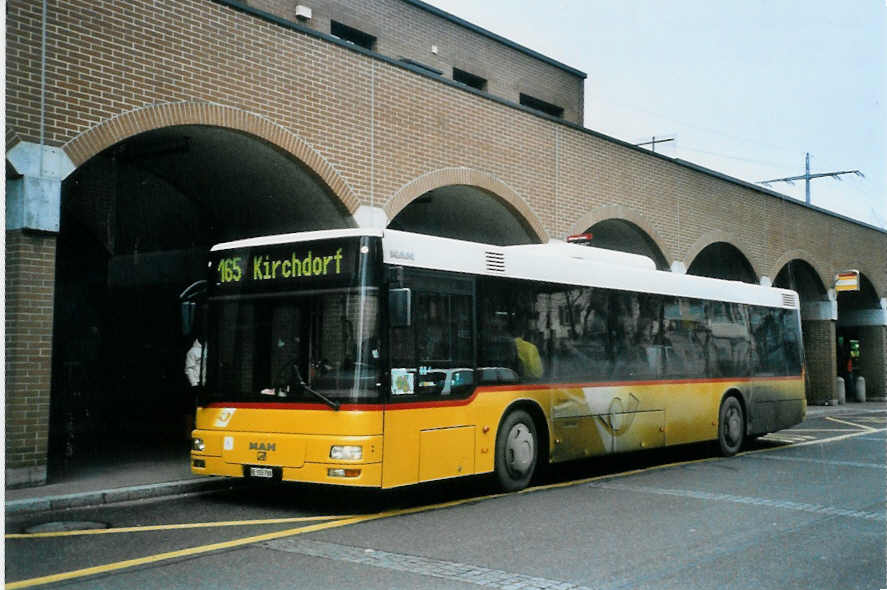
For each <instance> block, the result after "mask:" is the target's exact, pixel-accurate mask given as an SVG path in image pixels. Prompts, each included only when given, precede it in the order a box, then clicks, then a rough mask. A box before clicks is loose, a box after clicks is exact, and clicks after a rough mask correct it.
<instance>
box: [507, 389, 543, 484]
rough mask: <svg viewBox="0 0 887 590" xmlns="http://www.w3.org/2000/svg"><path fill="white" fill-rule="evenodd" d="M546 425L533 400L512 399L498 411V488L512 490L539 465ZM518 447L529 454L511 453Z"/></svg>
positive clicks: (527, 478) (524, 481)
mask: <svg viewBox="0 0 887 590" xmlns="http://www.w3.org/2000/svg"><path fill="white" fill-rule="evenodd" d="M548 441H549V434H548V426H547V424H546V421H545V415H544V414H543V412H542V409H541V408H540V407H539V406H538V405H537V404H536V403H534V402H532V401H529V400H521V401H517V402H515V403H512V404H511V405H510V406H508V408H506V410H505V411H504V412H503V413H502V418H501V419H500V420H499V426H498V428H497V429H496V443H495V445H496V446H495V466H494V475H495V477H496V481H497V483H498V484H499V486H500V487H501V488H503V489H504V490H506V491H509V492H512V491H517V490H520V489H523V488H525V487H527V485H529V483H530V481H531V480H532V479H533V476H534V475H535V474H536V473H538V470H539V467H540V465H543V464H545V463H546V462H547V460H548ZM518 448H520V449H522V450H524V451H526V450H528V452H529V454H530V456H526V455H524V456H518V457H516V456H515V451H516V450H518Z"/></svg>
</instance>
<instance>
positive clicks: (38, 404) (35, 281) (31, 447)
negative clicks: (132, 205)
mask: <svg viewBox="0 0 887 590" xmlns="http://www.w3.org/2000/svg"><path fill="white" fill-rule="evenodd" d="M6 161H7V163H8V165H9V166H11V170H9V169H8V170H9V174H8V176H7V181H6V318H5V320H6V471H5V475H6V486H7V487H16V486H24V485H39V484H43V483H46V466H47V459H48V456H47V453H48V449H49V397H50V379H51V376H52V338H53V334H52V319H53V299H54V294H55V260H56V235H57V233H58V231H59V218H60V207H59V205H60V203H61V186H62V180H64V178H65V177H66V176H67V175H68V174H70V173H71V172H72V171H73V170H74V166H73V164H72V163H71V161H70V159H68V157H67V155H66V154H65V153H64V152H63V151H61V150H59V149H57V148H49V147H45V146H44V147H41V146H39V145H37V144H33V143H28V142H20V143H18V144H16V145H15V146H13V147H12V149H10V150H9V151H8V152H7V154H6Z"/></svg>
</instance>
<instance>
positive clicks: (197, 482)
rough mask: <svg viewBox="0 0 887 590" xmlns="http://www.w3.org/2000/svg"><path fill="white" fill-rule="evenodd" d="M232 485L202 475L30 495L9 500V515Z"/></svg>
mask: <svg viewBox="0 0 887 590" xmlns="http://www.w3.org/2000/svg"><path fill="white" fill-rule="evenodd" d="M232 487H234V481H233V480H231V479H230V478H227V477H226V478H221V479H205V478H201V479H184V480H180V481H170V482H164V483H154V484H146V485H139V486H131V487H125V488H114V489H110V490H96V491H94V492H81V493H77V494H65V495H59V496H45V497H42V498H27V499H24V500H12V501H9V502H6V515H7V516H10V515H19V514H27V513H31V512H44V511H47V510H64V509H67V508H86V507H90V506H101V505H104V504H115V503H118V502H128V501H131V500H144V499H146V498H160V497H163V496H178V495H182V494H191V493H197V492H211V491H217V490H222V489H226V488H232Z"/></svg>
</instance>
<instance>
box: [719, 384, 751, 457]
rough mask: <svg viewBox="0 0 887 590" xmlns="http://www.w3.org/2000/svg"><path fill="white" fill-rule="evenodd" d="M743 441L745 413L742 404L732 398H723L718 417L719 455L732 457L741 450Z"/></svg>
mask: <svg viewBox="0 0 887 590" xmlns="http://www.w3.org/2000/svg"><path fill="white" fill-rule="evenodd" d="M744 441H745V412H743V411H742V404H741V403H739V400H738V399H736V397H734V396H732V395H731V396H729V397H727V398H724V401H723V402H721V410H720V413H719V416H718V444H719V445H720V447H721V454H722V455H724V456H725V457H732V456H733V455H735V454H736V453H738V452H739V449H741V448H742V443H743V442H744Z"/></svg>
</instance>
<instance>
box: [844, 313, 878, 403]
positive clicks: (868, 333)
mask: <svg viewBox="0 0 887 590" xmlns="http://www.w3.org/2000/svg"><path fill="white" fill-rule="evenodd" d="M879 304H880V309H862V310H854V311H849V312H842V313H841V317H840V318H839V322H838V325H839V326H841V327H845V326H846V327H852V328H856V329H857V333H858V335H859V342H860V350H859V364H858V365H857V366H858V369H859V374H860V375H862V377H863V378H865V387H866V399H868V400H885V399H887V299H881V301H880V302H879Z"/></svg>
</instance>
